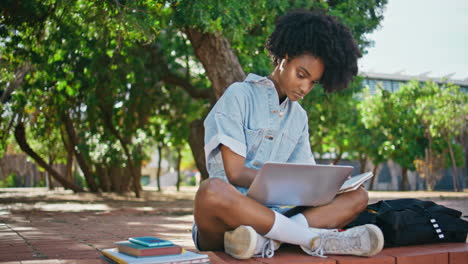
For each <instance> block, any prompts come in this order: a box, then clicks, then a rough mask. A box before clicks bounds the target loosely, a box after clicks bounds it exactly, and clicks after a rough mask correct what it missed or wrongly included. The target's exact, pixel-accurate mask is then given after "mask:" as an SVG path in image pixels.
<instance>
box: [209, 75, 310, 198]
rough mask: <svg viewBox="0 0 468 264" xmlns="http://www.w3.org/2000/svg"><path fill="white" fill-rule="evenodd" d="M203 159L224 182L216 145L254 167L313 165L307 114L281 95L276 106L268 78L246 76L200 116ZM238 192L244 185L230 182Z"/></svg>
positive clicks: (211, 171)
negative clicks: (280, 101)
mask: <svg viewBox="0 0 468 264" xmlns="http://www.w3.org/2000/svg"><path fill="white" fill-rule="evenodd" d="M204 126H205V158H206V165H207V169H208V173H209V175H210V177H217V178H221V179H223V180H225V181H227V182H229V180H228V178H227V177H226V172H225V171H224V166H223V159H222V157H221V151H220V149H221V148H220V145H221V144H222V145H225V146H226V147H228V148H230V149H231V150H232V151H233V152H235V153H237V154H238V155H240V156H242V157H244V158H245V166H246V167H247V168H250V169H254V170H259V169H260V168H261V167H262V165H263V164H264V163H265V162H268V161H270V162H292V163H308V164H315V160H314V157H313V156H312V152H311V148H310V143H309V127H308V118H307V113H306V112H305V110H304V109H303V108H302V107H301V105H300V104H299V103H298V102H293V101H290V100H289V99H288V98H286V99H285V100H284V101H283V102H282V103H281V104H279V97H278V93H277V91H276V89H275V86H274V84H273V82H272V81H271V80H269V79H268V78H266V77H261V76H258V75H255V74H249V75H248V76H247V78H246V79H245V81H244V82H237V83H234V84H232V85H231V86H229V87H228V89H227V90H226V91H225V92H224V94H223V95H222V96H221V97H220V98H219V100H218V102H217V103H216V104H215V106H214V107H213V109H211V111H210V113H209V114H208V116H207V117H206V119H205V122H204ZM235 187H236V188H237V189H238V190H239V191H240V192H241V193H243V194H245V193H246V192H247V189H246V188H242V187H238V186H235Z"/></svg>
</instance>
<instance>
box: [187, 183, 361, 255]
mask: <svg viewBox="0 0 468 264" xmlns="http://www.w3.org/2000/svg"><path fill="white" fill-rule="evenodd" d="M367 202H368V196H367V192H366V191H365V190H364V189H363V188H359V189H358V190H356V191H353V192H348V193H344V194H341V195H338V196H337V197H335V199H334V200H333V201H332V202H331V203H329V204H327V205H324V206H320V207H314V208H310V207H309V208H303V210H302V214H304V216H305V217H306V219H307V221H308V223H309V226H311V227H315V228H341V227H344V226H345V225H346V224H348V223H349V222H350V221H352V220H353V219H354V218H355V217H356V216H357V215H358V214H359V213H360V212H361V211H362V210H364V208H365V207H366V206H367ZM194 217H195V223H196V224H197V227H198V244H199V247H200V249H201V250H211V251H222V250H223V249H224V233H225V232H226V231H231V230H234V229H235V228H237V227H239V226H241V225H246V226H251V227H252V228H253V229H255V231H256V232H257V233H259V234H260V235H265V234H266V233H267V232H269V230H270V229H271V227H272V226H273V223H274V221H275V214H274V212H273V211H272V210H270V209H269V208H267V207H265V206H263V205H262V204H260V203H258V202H256V201H254V200H253V199H250V198H249V197H246V196H244V195H243V194H241V193H240V192H239V191H237V190H236V189H235V188H234V187H233V186H232V185H230V184H228V183H226V182H224V181H223V180H220V179H216V178H210V179H207V180H205V181H203V183H202V184H201V185H200V188H199V190H198V192H197V194H196V196H195V206H194Z"/></svg>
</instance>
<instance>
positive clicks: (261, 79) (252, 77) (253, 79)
mask: <svg viewBox="0 0 468 264" xmlns="http://www.w3.org/2000/svg"><path fill="white" fill-rule="evenodd" d="M245 81H246V82H250V83H254V84H260V85H264V86H266V87H268V88H270V89H272V90H274V93H271V91H270V93H269V94H270V95H273V97H276V98H274V99H276V102H278V104H279V97H278V92H277V91H276V88H275V84H274V83H273V81H271V80H270V79H268V78H267V77H265V76H260V75H257V74H254V73H249V75H247V78H245ZM288 104H289V98H288V97H286V99H285V100H284V101H283V102H282V103H281V104H280V107H281V109H285V108H286V106H287V105H288Z"/></svg>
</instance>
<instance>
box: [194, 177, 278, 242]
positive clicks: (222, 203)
mask: <svg viewBox="0 0 468 264" xmlns="http://www.w3.org/2000/svg"><path fill="white" fill-rule="evenodd" d="M194 217H195V223H196V224H197V228H198V244H199V247H200V249H201V250H223V247H224V242H223V240H224V233H225V232H226V231H231V230H234V229H235V228H237V227H239V226H241V225H248V226H251V227H253V228H254V229H255V230H256V231H257V233H259V234H261V235H264V234H266V233H267V232H268V231H269V230H270V229H271V227H272V226H273V223H274V220H275V215H274V212H273V211H272V210H270V209H268V208H267V207H265V206H263V205H262V204H260V203H258V202H256V201H254V200H252V199H250V198H248V197H246V196H244V195H243V194H241V193H240V192H239V191H237V190H236V189H235V188H234V187H233V186H232V185H230V184H228V183H226V182H224V181H223V180H220V179H216V178H210V179H207V180H205V181H203V183H202V184H201V185H200V188H199V190H198V192H197V194H196V196H195V207H194Z"/></svg>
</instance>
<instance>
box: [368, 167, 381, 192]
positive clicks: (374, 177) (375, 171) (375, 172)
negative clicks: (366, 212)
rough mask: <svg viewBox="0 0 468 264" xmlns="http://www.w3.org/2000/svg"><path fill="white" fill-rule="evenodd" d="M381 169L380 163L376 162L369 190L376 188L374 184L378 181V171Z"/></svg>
mask: <svg viewBox="0 0 468 264" xmlns="http://www.w3.org/2000/svg"><path fill="white" fill-rule="evenodd" d="M378 169H379V164H374V168H373V169H372V174H373V175H374V176H373V177H372V179H371V182H370V184H369V191H372V190H374V184H375V183H376V182H377V171H378Z"/></svg>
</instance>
